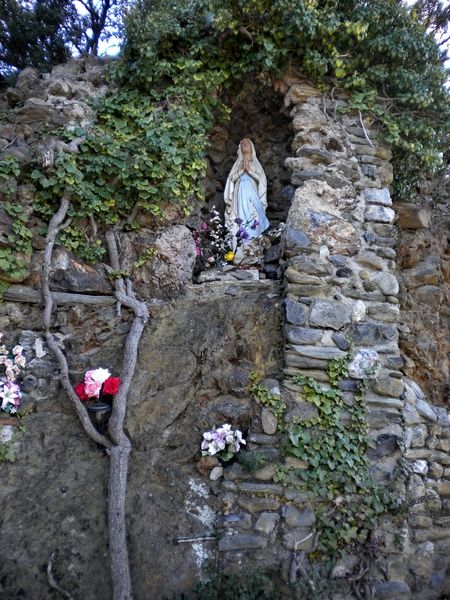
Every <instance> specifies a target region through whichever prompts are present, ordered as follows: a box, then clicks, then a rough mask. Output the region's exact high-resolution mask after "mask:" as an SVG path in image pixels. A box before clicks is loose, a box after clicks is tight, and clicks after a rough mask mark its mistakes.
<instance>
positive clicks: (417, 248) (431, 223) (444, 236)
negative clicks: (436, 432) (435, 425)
mask: <svg viewBox="0 0 450 600" xmlns="http://www.w3.org/2000/svg"><path fill="white" fill-rule="evenodd" d="M449 195H450V191H449V185H448V181H446V180H445V178H444V179H439V181H435V182H434V183H431V184H428V185H427V186H426V187H424V190H423V193H422V195H421V197H420V200H419V201H418V202H416V203H414V204H409V205H405V204H402V205H400V206H398V207H396V211H397V225H398V228H399V238H398V244H397V248H398V266H399V269H400V290H401V291H400V302H401V311H402V318H401V325H400V340H401V341H400V345H401V348H402V350H403V352H404V353H405V356H406V357H407V363H406V369H407V373H408V374H409V375H410V376H411V377H414V378H415V379H417V380H418V381H420V383H421V385H422V386H423V389H424V390H426V392H427V393H428V394H429V395H430V398H432V399H433V401H435V402H437V403H439V402H442V401H443V400H445V401H447V402H448V401H449V400H450V372H449V362H448V353H449V351H450V345H449V339H448V320H449V316H450V308H449V300H450V266H449V265H450V249H449V240H448V232H449V229H450V210H449V202H448V198H449Z"/></svg>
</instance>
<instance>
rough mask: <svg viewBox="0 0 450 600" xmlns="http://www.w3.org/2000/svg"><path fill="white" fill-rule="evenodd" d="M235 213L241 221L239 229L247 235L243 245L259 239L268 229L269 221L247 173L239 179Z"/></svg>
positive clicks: (253, 183) (252, 181)
mask: <svg viewBox="0 0 450 600" xmlns="http://www.w3.org/2000/svg"><path fill="white" fill-rule="evenodd" d="M236 213H237V215H238V217H239V219H241V220H242V224H241V227H242V228H243V229H245V231H246V232H247V233H248V237H247V238H246V239H244V240H243V241H244V243H246V242H247V243H248V242H249V240H251V239H252V238H256V237H259V236H260V235H261V234H262V232H263V231H265V230H266V229H267V228H268V227H269V220H268V219H267V217H266V214H265V212H264V207H263V205H262V204H261V200H260V199H259V196H258V192H257V190H256V188H255V182H254V180H253V179H252V178H251V177H250V175H248V174H247V173H244V174H243V175H241V176H240V178H239V188H238V193H237V203H236Z"/></svg>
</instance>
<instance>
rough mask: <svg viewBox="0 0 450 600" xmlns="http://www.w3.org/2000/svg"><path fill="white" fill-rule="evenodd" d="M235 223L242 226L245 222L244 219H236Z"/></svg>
mask: <svg viewBox="0 0 450 600" xmlns="http://www.w3.org/2000/svg"><path fill="white" fill-rule="evenodd" d="M234 222H235V223H236V225H242V223H243V221H242V219H239V218H238V219H235V220H234Z"/></svg>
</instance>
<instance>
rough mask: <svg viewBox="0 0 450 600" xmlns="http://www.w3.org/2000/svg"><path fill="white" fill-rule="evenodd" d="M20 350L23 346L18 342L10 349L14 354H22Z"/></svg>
mask: <svg viewBox="0 0 450 600" xmlns="http://www.w3.org/2000/svg"><path fill="white" fill-rule="evenodd" d="M22 351H23V348H22V346H20V345H19V344H17V346H14V348H13V349H12V350H11V352H12V353H13V354H14V355H16V354H22Z"/></svg>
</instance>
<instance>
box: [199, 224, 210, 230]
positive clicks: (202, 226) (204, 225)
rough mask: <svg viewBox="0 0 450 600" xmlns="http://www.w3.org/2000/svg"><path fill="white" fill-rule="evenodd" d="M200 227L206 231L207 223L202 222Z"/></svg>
mask: <svg viewBox="0 0 450 600" xmlns="http://www.w3.org/2000/svg"><path fill="white" fill-rule="evenodd" d="M200 228H201V230H202V231H206V230H207V229H208V225H207V224H206V223H202V224H201V227H200Z"/></svg>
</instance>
